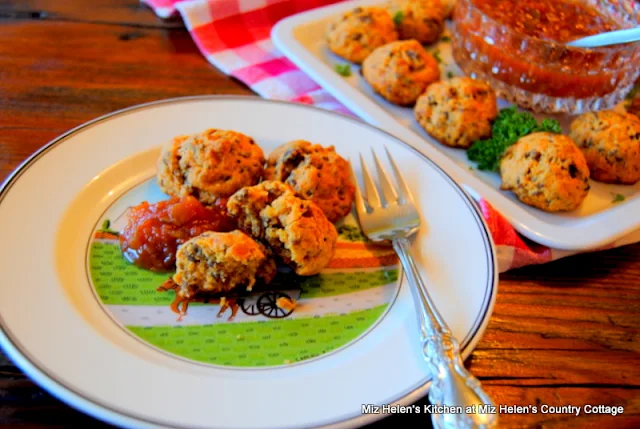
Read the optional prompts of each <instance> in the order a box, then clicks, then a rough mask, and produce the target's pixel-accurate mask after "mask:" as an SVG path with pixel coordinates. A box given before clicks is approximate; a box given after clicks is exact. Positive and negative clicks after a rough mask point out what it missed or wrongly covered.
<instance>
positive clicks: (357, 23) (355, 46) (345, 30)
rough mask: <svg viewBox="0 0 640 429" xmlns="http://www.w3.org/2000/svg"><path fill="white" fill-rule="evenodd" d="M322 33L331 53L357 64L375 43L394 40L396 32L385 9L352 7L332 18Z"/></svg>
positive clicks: (380, 43) (374, 47) (383, 43)
mask: <svg viewBox="0 0 640 429" xmlns="http://www.w3.org/2000/svg"><path fill="white" fill-rule="evenodd" d="M326 37H327V43H328V45H329V49H330V50H331V51H332V52H333V53H335V54H336V55H339V56H341V57H342V58H344V59H345V60H347V61H351V62H353V63H356V64H360V63H362V61H363V60H364V59H365V58H366V57H367V56H368V55H369V54H370V53H371V52H372V51H373V50H374V49H376V48H377V47H379V46H382V45H386V44H387V43H389V42H393V41H395V40H398V33H397V32H396V28H395V24H394V23H393V19H391V15H389V12H387V11H386V10H385V9H383V8H380V7H356V8H355V9H352V10H350V11H348V12H346V13H345V14H343V15H341V16H339V17H337V18H336V19H335V20H334V21H332V22H331V23H330V24H329V28H328V30H327V35H326Z"/></svg>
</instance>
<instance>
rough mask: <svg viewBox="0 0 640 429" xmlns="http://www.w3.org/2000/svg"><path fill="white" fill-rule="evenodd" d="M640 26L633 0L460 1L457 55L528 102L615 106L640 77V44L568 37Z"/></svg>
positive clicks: (565, 109) (556, 109) (559, 109)
mask: <svg viewBox="0 0 640 429" xmlns="http://www.w3.org/2000/svg"><path fill="white" fill-rule="evenodd" d="M638 25H640V3H637V2H634V1H633V0H608V1H606V0H518V1H513V0H458V4H457V6H456V9H455V12H454V34H455V37H454V39H453V46H452V48H453V57H454V59H455V61H456V63H457V64H458V66H459V67H460V68H461V69H462V70H463V71H464V72H465V73H466V74H467V75H469V76H471V77H473V78H480V79H484V80H486V81H488V82H489V83H490V84H491V85H492V86H493V87H494V89H495V90H496V92H497V93H498V94H499V95H500V96H501V97H502V98H504V99H506V100H508V101H510V102H512V103H515V104H518V105H520V106H521V107H524V108H528V109H531V110H534V111H536V112H546V113H569V114H579V113H583V112H586V111H595V110H603V109H609V108H612V107H614V106H615V105H616V104H617V103H619V102H620V101H621V100H622V99H623V98H624V96H625V95H626V94H627V93H628V92H629V90H630V89H631V87H632V86H633V83H634V81H635V80H636V78H637V77H638V76H640V42H636V43H629V44H625V45H617V46H610V47H603V48H596V49H584V48H573V47H569V46H567V43H568V42H570V41H572V40H575V39H579V38H581V37H586V36H589V35H593V34H598V33H602V32H605V31H612V30H617V29H622V28H631V27H636V26H638Z"/></svg>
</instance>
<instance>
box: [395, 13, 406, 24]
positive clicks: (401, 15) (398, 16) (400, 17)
mask: <svg viewBox="0 0 640 429" xmlns="http://www.w3.org/2000/svg"><path fill="white" fill-rule="evenodd" d="M403 19H404V12H403V11H401V10H399V11H397V12H396V13H395V15H393V22H394V23H395V24H396V25H400V24H402V20H403Z"/></svg>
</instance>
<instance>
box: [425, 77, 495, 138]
mask: <svg viewBox="0 0 640 429" xmlns="http://www.w3.org/2000/svg"><path fill="white" fill-rule="evenodd" d="M414 114H415V117H416V120H417V121H418V123H419V124H420V125H421V126H422V128H424V130H425V131H426V132H427V133H429V134H430V135H431V136H432V137H433V138H435V139H436V140H438V141H439V142H440V143H442V144H444V145H447V146H451V147H461V148H468V147H469V146H471V144H472V143H473V142H474V141H476V140H480V139H484V138H487V137H489V136H490V135H491V123H492V121H493V120H494V119H495V117H496V116H497V114H498V105H497V101H496V94H495V92H494V91H493V89H492V88H491V87H490V86H489V85H488V84H487V83H485V82H483V81H480V80H475V79H471V78H468V77H454V78H451V79H448V80H444V81H439V82H436V83H433V84H431V85H429V86H428V87H427V90H426V91H425V93H424V94H422V95H421V96H420V98H418V101H417V102H416V105H415V108H414Z"/></svg>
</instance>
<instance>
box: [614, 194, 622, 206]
mask: <svg viewBox="0 0 640 429" xmlns="http://www.w3.org/2000/svg"><path fill="white" fill-rule="evenodd" d="M624 199H625V196H624V195H622V194H615V195H614V196H613V200H612V201H611V202H612V203H614V204H615V203H619V202H622V201H624Z"/></svg>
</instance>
